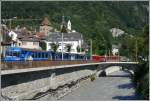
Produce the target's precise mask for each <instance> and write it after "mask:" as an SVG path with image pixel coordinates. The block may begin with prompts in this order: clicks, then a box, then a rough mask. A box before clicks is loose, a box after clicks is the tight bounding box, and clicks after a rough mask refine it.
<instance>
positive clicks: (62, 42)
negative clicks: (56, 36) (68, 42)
mask: <svg viewBox="0 0 150 101" xmlns="http://www.w3.org/2000/svg"><path fill="white" fill-rule="evenodd" d="M61 34H62V37H61V39H62V41H61V46H62V50H61V51H62V52H61V56H62V60H64V51H63V49H64V47H63V46H64V40H63V39H64V38H63V37H64V35H63V32H62V33H61Z"/></svg>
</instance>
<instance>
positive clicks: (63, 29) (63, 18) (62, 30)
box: [60, 16, 67, 33]
mask: <svg viewBox="0 0 150 101" xmlns="http://www.w3.org/2000/svg"><path fill="white" fill-rule="evenodd" d="M60 27H61V32H63V33H67V27H66V22H65V17H64V16H62V24H61V26H60Z"/></svg>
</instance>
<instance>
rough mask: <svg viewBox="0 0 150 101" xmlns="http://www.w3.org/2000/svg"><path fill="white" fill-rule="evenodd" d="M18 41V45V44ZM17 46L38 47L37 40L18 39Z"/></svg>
mask: <svg viewBox="0 0 150 101" xmlns="http://www.w3.org/2000/svg"><path fill="white" fill-rule="evenodd" d="M19 43H20V45H19ZM17 46H18V47H21V48H29V49H39V48H40V46H39V42H30V41H18V42H17Z"/></svg>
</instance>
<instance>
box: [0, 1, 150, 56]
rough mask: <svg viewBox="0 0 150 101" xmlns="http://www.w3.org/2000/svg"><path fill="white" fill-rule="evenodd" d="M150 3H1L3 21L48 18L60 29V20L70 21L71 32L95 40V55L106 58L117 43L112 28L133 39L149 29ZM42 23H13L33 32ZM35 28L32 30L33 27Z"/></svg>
mask: <svg viewBox="0 0 150 101" xmlns="http://www.w3.org/2000/svg"><path fill="white" fill-rule="evenodd" d="M148 12H149V11H148V1H143V2H141V1H138V2H135V1H121V2H112V1H109V2H108V1H103V2H99V1H95V2H90V1H87V2H83V1H80V2H77V1H76V2H71V1H65V2H58V1H57V2H52V1H50V2H42V1H41V2H27V1H26V2H6V1H3V2H2V13H1V15H2V19H6V18H12V17H17V19H25V18H32V19H35V18H36V19H38V18H40V19H41V18H43V17H44V16H48V17H49V19H50V20H51V22H52V24H53V25H54V27H55V28H57V29H58V30H59V29H60V23H61V17H62V15H63V14H64V15H65V16H66V17H65V18H66V21H67V20H68V19H71V22H72V27H73V28H72V29H75V30H76V31H78V32H81V33H83V36H84V37H85V38H86V39H92V40H93V52H94V53H96V54H104V53H105V52H106V49H107V50H110V49H111V44H112V43H113V42H114V39H113V38H112V35H111V33H110V31H109V30H110V29H111V28H114V27H115V28H120V29H122V30H124V31H125V32H126V33H128V34H132V35H133V36H136V35H138V34H139V33H141V32H142V30H143V28H144V26H145V25H148ZM40 23H41V21H17V20H16V21H14V22H13V24H12V26H13V27H14V26H16V25H18V24H19V25H21V26H26V27H28V28H29V29H31V30H33V29H34V28H35V27H37V26H38V25H39V24H40ZM31 26H32V27H31Z"/></svg>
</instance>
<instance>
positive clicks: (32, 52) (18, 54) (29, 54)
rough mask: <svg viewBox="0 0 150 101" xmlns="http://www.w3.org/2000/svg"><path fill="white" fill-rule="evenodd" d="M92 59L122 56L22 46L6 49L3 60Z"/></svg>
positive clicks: (110, 59) (101, 60)
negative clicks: (62, 51)
mask: <svg viewBox="0 0 150 101" xmlns="http://www.w3.org/2000/svg"><path fill="white" fill-rule="evenodd" d="M62 57H63V60H91V61H95V62H106V61H120V59H121V57H120V56H100V55H88V54H79V53H68V52H64V53H63V56H62V53H61V52H54V51H44V50H36V49H27V48H20V47H10V48H8V49H7V50H6V53H5V57H4V58H3V59H2V61H5V62H9V61H28V60H32V61H38V60H62Z"/></svg>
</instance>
